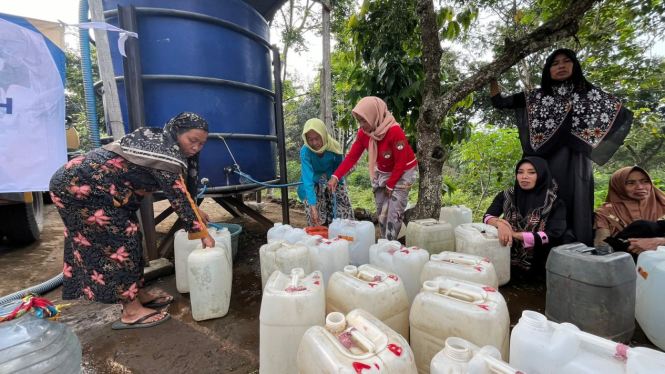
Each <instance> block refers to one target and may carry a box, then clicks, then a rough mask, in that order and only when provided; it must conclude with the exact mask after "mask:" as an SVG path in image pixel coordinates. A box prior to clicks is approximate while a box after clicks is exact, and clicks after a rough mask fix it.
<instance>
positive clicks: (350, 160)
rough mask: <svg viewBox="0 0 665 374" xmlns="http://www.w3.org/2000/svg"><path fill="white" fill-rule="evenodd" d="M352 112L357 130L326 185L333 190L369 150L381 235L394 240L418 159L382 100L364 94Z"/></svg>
mask: <svg viewBox="0 0 665 374" xmlns="http://www.w3.org/2000/svg"><path fill="white" fill-rule="evenodd" d="M352 113H353V117H354V118H355V119H356V120H357V121H358V123H359V124H360V130H358V136H357V138H356V141H355V142H354V143H353V146H352V147H351V151H350V152H349V154H348V155H347V156H346V158H345V159H344V161H343V162H342V163H341V164H340V165H339V167H338V168H337V170H336V171H335V173H333V176H332V177H331V178H330V180H329V181H328V187H329V188H330V190H331V191H332V192H335V189H336V188H337V183H338V182H339V180H340V179H342V177H343V176H344V174H346V173H348V172H349V170H351V168H352V167H353V166H354V165H355V164H356V162H358V159H359V158H360V156H362V154H363V152H364V151H365V150H366V149H367V150H369V175H370V178H371V179H372V188H373V189H374V199H375V200H376V214H377V217H378V220H379V227H380V228H381V236H382V237H383V238H386V239H388V240H397V235H398V234H399V230H400V228H401V227H402V221H403V220H404V210H405V209H406V204H407V201H408V197H409V191H410V190H411V186H413V183H415V181H416V179H417V178H418V168H417V166H418V161H416V156H415V155H414V154H413V150H412V149H411V147H410V146H409V143H408V142H407V140H406V136H405V135H404V131H402V128H401V127H400V126H399V123H397V122H396V121H395V117H393V115H392V114H390V112H389V111H388V106H387V105H386V103H385V102H384V101H383V100H381V99H379V98H378V97H373V96H369V97H365V98H363V99H362V100H360V102H359V103H358V105H356V107H355V108H354V109H353V112H352Z"/></svg>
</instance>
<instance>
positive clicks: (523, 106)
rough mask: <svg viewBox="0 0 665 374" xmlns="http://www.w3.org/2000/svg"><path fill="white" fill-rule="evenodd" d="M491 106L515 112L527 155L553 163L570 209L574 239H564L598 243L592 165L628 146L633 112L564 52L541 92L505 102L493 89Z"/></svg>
mask: <svg viewBox="0 0 665 374" xmlns="http://www.w3.org/2000/svg"><path fill="white" fill-rule="evenodd" d="M490 95H491V96H492V105H493V106H494V107H495V108H497V109H515V112H516V114H517V128H518V131H519V136H520V142H521V144H522V151H523V156H538V157H541V158H543V159H545V160H546V161H547V163H548V166H549V170H550V173H551V174H552V178H554V179H555V180H556V181H557V183H558V197H559V199H561V200H563V202H564V203H565V204H566V215H567V216H566V221H567V227H568V229H571V230H572V231H571V232H572V233H573V234H574V237H571V236H572V235H566V237H564V238H563V242H564V243H569V242H572V241H578V242H582V243H584V244H587V245H591V242H592V239H593V232H592V231H593V230H592V227H593V166H592V164H591V161H593V162H595V163H596V164H598V165H603V164H604V163H605V162H607V160H609V159H610V157H612V155H614V153H615V152H616V150H617V149H618V148H619V147H620V146H621V145H622V144H623V140H624V139H625V138H626V136H627V135H628V132H629V131H630V127H631V124H632V121H633V113H632V112H631V111H630V110H628V109H626V108H625V107H624V106H623V105H621V101H619V100H618V99H617V98H615V97H614V96H612V95H610V94H608V93H606V92H604V91H602V90H601V89H599V88H598V87H596V86H594V85H592V84H591V83H589V82H587V80H586V79H585V78H584V75H583V73H582V68H581V66H580V63H579V61H578V60H577V57H576V55H575V52H573V51H571V50H569V49H559V50H556V51H554V52H552V54H550V56H549V57H548V58H547V61H546V62H545V67H544V68H543V74H542V81H541V88H539V89H535V90H532V91H527V92H520V93H518V94H515V95H512V96H509V97H505V98H504V97H502V96H501V92H500V91H499V85H498V83H497V82H496V81H493V82H491V84H490Z"/></svg>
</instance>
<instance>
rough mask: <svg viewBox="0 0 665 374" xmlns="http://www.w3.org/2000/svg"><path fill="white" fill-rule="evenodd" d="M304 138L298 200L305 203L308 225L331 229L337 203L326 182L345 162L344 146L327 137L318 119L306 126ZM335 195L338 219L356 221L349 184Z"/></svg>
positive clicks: (338, 188)
mask: <svg viewBox="0 0 665 374" xmlns="http://www.w3.org/2000/svg"><path fill="white" fill-rule="evenodd" d="M302 138H303V141H304V142H305V145H303V147H302V149H301V150H300V165H301V168H302V173H301V176H300V181H301V182H303V183H302V184H301V185H299V186H298V197H299V198H300V200H301V201H303V202H304V203H305V216H306V217H307V224H308V225H309V226H328V225H330V223H332V220H333V215H334V209H335V208H334V205H335V200H334V197H333V194H332V193H331V192H330V190H329V189H328V188H327V185H326V184H325V183H327V182H328V179H330V177H332V175H333V173H334V172H335V170H336V169H337V167H338V166H339V164H341V163H342V161H343V160H344V155H343V154H342V147H340V145H339V143H338V142H337V141H336V140H335V139H333V138H332V137H331V136H330V134H328V130H327V129H326V125H325V124H324V123H323V121H321V120H320V119H318V118H312V119H310V120H309V121H307V122H306V123H305V127H304V128H303V130H302ZM318 181H321V182H325V183H323V184H321V183H317V182H318ZM342 181H343V180H342ZM336 192H337V218H342V219H354V216H353V207H352V206H351V200H350V199H349V193H348V191H347V189H346V185H345V184H340V185H339V187H337V190H336Z"/></svg>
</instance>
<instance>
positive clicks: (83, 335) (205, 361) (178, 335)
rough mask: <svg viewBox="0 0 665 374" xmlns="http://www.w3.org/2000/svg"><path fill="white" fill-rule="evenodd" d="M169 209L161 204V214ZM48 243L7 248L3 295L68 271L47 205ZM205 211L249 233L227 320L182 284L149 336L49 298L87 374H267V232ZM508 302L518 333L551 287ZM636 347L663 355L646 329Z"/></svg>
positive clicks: (514, 291) (527, 288)
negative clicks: (262, 350) (195, 309)
mask: <svg viewBox="0 0 665 374" xmlns="http://www.w3.org/2000/svg"><path fill="white" fill-rule="evenodd" d="M166 206H167V202H165V201H163V202H160V203H157V204H156V206H155V212H156V214H158V213H160V212H161V211H162V210H163V209H165V208H166ZM45 208H46V214H45V227H44V232H43V234H42V239H41V240H40V241H38V242H37V243H35V244H33V245H31V246H28V247H23V248H19V247H11V246H9V245H8V244H7V243H6V242H5V243H0V295H3V296H4V295H7V294H9V293H12V292H15V291H19V290H21V289H24V288H25V287H28V286H32V285H35V284H38V283H41V282H43V281H46V280H48V279H50V278H52V277H53V276H55V275H56V274H58V273H59V272H60V271H62V255H63V254H62V243H63V236H62V233H63V225H62V221H61V220H60V217H59V215H58V213H57V212H56V209H55V206H53V205H47V206H46V207H45ZM202 209H203V210H204V211H206V212H207V213H208V214H210V216H211V218H212V220H213V221H215V222H230V223H236V224H239V225H241V226H242V228H243V231H242V234H241V236H240V243H239V250H238V257H237V259H236V261H235V263H234V266H233V285H232V295H231V306H230V310H229V313H228V315H226V316H225V317H223V318H218V319H214V320H208V321H203V322H196V321H194V320H193V319H192V315H191V311H190V303H189V295H187V294H185V295H182V294H180V293H178V292H177V291H176V287H175V276H174V275H170V276H167V277H163V278H160V279H157V280H154V281H152V282H150V283H148V285H147V287H148V289H150V290H151V291H153V292H156V293H167V294H170V295H173V296H174V297H175V298H176V301H175V302H174V303H173V304H171V305H170V306H169V307H168V312H169V313H170V314H171V316H172V318H171V320H170V321H168V322H166V323H164V324H162V325H159V326H156V327H153V328H149V329H136V330H121V331H113V330H111V323H112V322H113V321H115V320H116V319H118V318H119V316H120V307H119V306H117V305H105V304H97V303H92V302H87V301H82V300H77V301H73V302H69V301H66V302H63V301H62V300H61V290H60V288H56V289H55V290H53V291H51V292H50V293H48V294H47V295H45V297H47V298H48V299H50V300H51V301H53V302H54V303H55V304H64V303H71V306H69V307H67V308H66V309H64V311H63V314H62V318H61V322H62V323H64V324H66V325H67V326H68V327H69V328H70V329H72V330H73V331H74V332H75V333H76V334H77V336H78V337H79V339H80V341H81V344H82V346H83V372H84V373H91V374H92V373H94V374H102V373H118V374H125V373H137V374H138V373H146V374H149V373H243V374H244V373H257V372H258V368H259V311H260V306H261V274H260V266H259V253H258V251H259V247H260V246H261V245H262V244H263V243H264V242H265V238H266V234H267V229H266V228H264V227H262V226H261V225H260V224H258V223H256V222H255V221H253V220H251V219H250V218H248V217H245V218H240V219H233V218H232V216H231V215H230V214H228V213H227V212H226V211H225V210H223V209H222V208H221V207H220V206H218V205H217V204H216V203H214V202H213V201H212V200H210V199H206V200H205V201H204V202H203V204H202ZM263 214H264V215H265V216H266V217H268V218H269V219H271V220H273V221H275V222H279V221H281V206H280V205H277V204H273V203H268V204H266V211H265V212H263ZM290 215H291V224H292V225H294V226H296V227H303V226H304V225H305V215H304V212H303V211H302V210H294V209H292V210H291V211H290ZM175 219H176V217H175V215H174V214H172V215H171V216H170V217H169V218H168V219H167V220H165V221H164V222H162V223H161V224H160V225H158V226H157V230H158V232H159V235H160V239H161V238H163V237H164V236H165V234H166V232H167V231H168V229H169V228H170V226H171V225H172V224H173V222H174V221H175ZM500 291H501V293H502V295H503V296H504V298H505V299H506V301H507V302H508V309H509V312H510V320H511V326H514V325H515V324H516V323H517V321H518V319H519V318H520V316H521V312H522V311H523V310H526V309H529V310H535V311H539V312H541V313H544V310H545V287H544V286H543V285H537V284H523V285H509V286H507V287H502V288H501V290H500ZM631 343H632V344H631V345H633V346H635V345H639V346H648V347H650V348H655V347H654V346H652V345H651V344H650V343H649V341H648V340H647V339H646V337H645V336H644V334H643V332H642V331H641V330H640V329H639V327H638V328H637V330H636V333H635V335H634V337H633V339H632V341H631Z"/></svg>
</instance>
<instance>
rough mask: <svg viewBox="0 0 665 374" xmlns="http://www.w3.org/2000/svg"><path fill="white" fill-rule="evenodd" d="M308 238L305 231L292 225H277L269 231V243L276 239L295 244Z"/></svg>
mask: <svg viewBox="0 0 665 374" xmlns="http://www.w3.org/2000/svg"><path fill="white" fill-rule="evenodd" d="M306 236H308V235H307V233H306V232H305V230H303V229H296V228H293V227H292V226H291V225H283V224H281V223H279V222H278V223H275V225H274V226H273V227H272V228H271V229H270V230H268V242H270V240H274V239H281V240H286V241H287V242H289V243H290V244H295V243H297V242H299V241H301V240H302V239H303V238H304V237H306Z"/></svg>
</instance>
